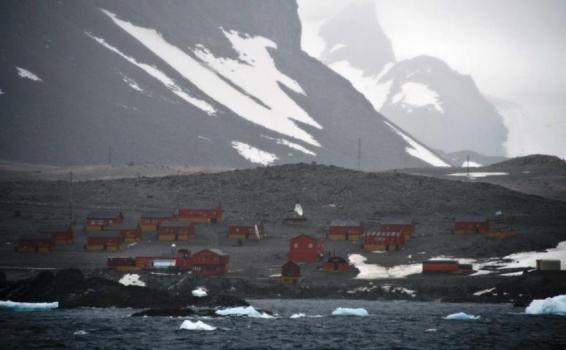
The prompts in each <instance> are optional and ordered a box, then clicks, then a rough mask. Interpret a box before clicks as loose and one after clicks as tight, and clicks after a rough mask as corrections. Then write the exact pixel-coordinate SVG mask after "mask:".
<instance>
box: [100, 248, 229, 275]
mask: <svg viewBox="0 0 566 350" xmlns="http://www.w3.org/2000/svg"><path fill="white" fill-rule="evenodd" d="M229 261H230V256H229V255H227V254H226V253H224V252H222V251H221V250H218V249H204V250H201V251H199V252H197V253H195V254H193V255H192V256H191V255H190V252H188V251H187V250H184V249H183V250H180V251H179V252H178V254H177V256H176V257H145V256H138V257H135V258H109V259H108V260H107V266H108V268H111V269H116V270H121V271H139V270H174V271H190V272H191V273H192V274H193V275H194V276H199V277H207V276H218V275H222V274H225V273H227V272H228V263H229Z"/></svg>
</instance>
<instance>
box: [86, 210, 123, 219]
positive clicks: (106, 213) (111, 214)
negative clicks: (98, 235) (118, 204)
mask: <svg viewBox="0 0 566 350" xmlns="http://www.w3.org/2000/svg"><path fill="white" fill-rule="evenodd" d="M120 216H122V212H121V211H119V210H96V211H91V212H90V213H88V215H87V219H115V218H117V217H120Z"/></svg>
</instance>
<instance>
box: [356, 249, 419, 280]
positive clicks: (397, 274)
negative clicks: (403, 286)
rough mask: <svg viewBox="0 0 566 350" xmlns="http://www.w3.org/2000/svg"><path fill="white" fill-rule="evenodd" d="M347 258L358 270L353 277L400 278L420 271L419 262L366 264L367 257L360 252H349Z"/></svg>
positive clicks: (371, 278) (370, 278)
mask: <svg viewBox="0 0 566 350" xmlns="http://www.w3.org/2000/svg"><path fill="white" fill-rule="evenodd" d="M348 260H349V261H350V263H351V264H352V265H354V267H356V268H357V269H358V270H359V271H360V273H359V274H358V275H357V276H356V277H355V278H356V279H362V280H373V279H381V278H402V277H406V276H408V275H413V274H416V273H421V272H422V265H421V264H410V265H398V266H393V267H389V268H387V267H383V266H380V265H377V264H367V263H366V260H367V258H366V257H365V256H363V255H360V254H351V255H349V256H348Z"/></svg>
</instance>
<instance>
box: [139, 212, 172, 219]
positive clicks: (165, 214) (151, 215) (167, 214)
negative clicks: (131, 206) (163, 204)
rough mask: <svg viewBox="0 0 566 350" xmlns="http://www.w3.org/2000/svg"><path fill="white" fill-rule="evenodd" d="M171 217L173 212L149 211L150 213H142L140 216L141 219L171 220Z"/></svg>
mask: <svg viewBox="0 0 566 350" xmlns="http://www.w3.org/2000/svg"><path fill="white" fill-rule="evenodd" d="M173 216H174V212H173V210H150V211H144V212H143V213H142V215H141V217H142V218H145V219H147V218H150V219H155V218H157V219H161V218H172V217H173Z"/></svg>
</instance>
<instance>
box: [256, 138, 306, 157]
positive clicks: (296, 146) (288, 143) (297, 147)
mask: <svg viewBox="0 0 566 350" xmlns="http://www.w3.org/2000/svg"><path fill="white" fill-rule="evenodd" d="M262 136H263V137H264V138H266V139H268V140H272V141H275V143H276V144H278V145H283V146H287V147H289V148H291V149H294V150H296V151H299V152H303V153H304V154H308V155H309V156H316V153H314V152H313V151H311V150H309V149H308V148H306V147H303V146H301V145H299V144H298V143H294V142H291V141H289V140H287V139H276V138H274V137H270V136H265V135H262Z"/></svg>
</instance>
